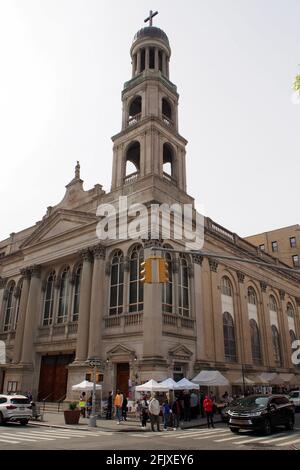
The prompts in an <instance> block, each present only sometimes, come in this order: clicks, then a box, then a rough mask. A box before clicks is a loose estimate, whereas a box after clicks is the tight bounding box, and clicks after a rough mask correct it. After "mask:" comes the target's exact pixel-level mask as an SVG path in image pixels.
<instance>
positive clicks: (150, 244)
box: [144, 239, 162, 248]
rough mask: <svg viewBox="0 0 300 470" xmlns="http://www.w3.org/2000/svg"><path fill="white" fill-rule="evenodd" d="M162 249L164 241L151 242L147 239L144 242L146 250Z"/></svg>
mask: <svg viewBox="0 0 300 470" xmlns="http://www.w3.org/2000/svg"><path fill="white" fill-rule="evenodd" d="M152 247H154V248H161V247H162V240H151V239H145V240H144V248H152Z"/></svg>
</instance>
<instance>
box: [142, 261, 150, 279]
mask: <svg viewBox="0 0 300 470" xmlns="http://www.w3.org/2000/svg"><path fill="white" fill-rule="evenodd" d="M141 282H145V283H151V282H152V259H151V258H147V259H146V260H145V261H143V262H142V263H141Z"/></svg>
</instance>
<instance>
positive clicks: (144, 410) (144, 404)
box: [140, 395, 149, 429]
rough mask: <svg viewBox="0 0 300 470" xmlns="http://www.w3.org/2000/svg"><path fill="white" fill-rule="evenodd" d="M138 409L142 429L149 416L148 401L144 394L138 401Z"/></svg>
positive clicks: (144, 427)
mask: <svg viewBox="0 0 300 470" xmlns="http://www.w3.org/2000/svg"><path fill="white" fill-rule="evenodd" d="M140 409H141V422H142V429H146V424H147V421H148V418H149V403H148V401H147V397H146V395H144V397H143V399H142V401H141V403H140Z"/></svg>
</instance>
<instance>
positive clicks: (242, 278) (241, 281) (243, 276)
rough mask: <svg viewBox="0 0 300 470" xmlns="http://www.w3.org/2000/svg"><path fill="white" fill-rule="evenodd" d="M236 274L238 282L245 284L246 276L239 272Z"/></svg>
mask: <svg viewBox="0 0 300 470" xmlns="http://www.w3.org/2000/svg"><path fill="white" fill-rule="evenodd" d="M236 274H237V278H238V281H239V282H240V283H241V284H244V280H245V274H244V273H242V272H241V271H237V272H236Z"/></svg>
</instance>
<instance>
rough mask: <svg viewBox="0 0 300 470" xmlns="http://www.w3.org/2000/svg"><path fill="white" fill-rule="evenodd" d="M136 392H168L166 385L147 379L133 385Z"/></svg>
mask: <svg viewBox="0 0 300 470" xmlns="http://www.w3.org/2000/svg"><path fill="white" fill-rule="evenodd" d="M135 390H136V391H137V392H168V391H169V389H168V387H165V386H163V385H160V384H159V383H158V382H156V380H153V379H151V380H149V381H148V382H146V383H144V384H142V385H138V386H137V387H135Z"/></svg>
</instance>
